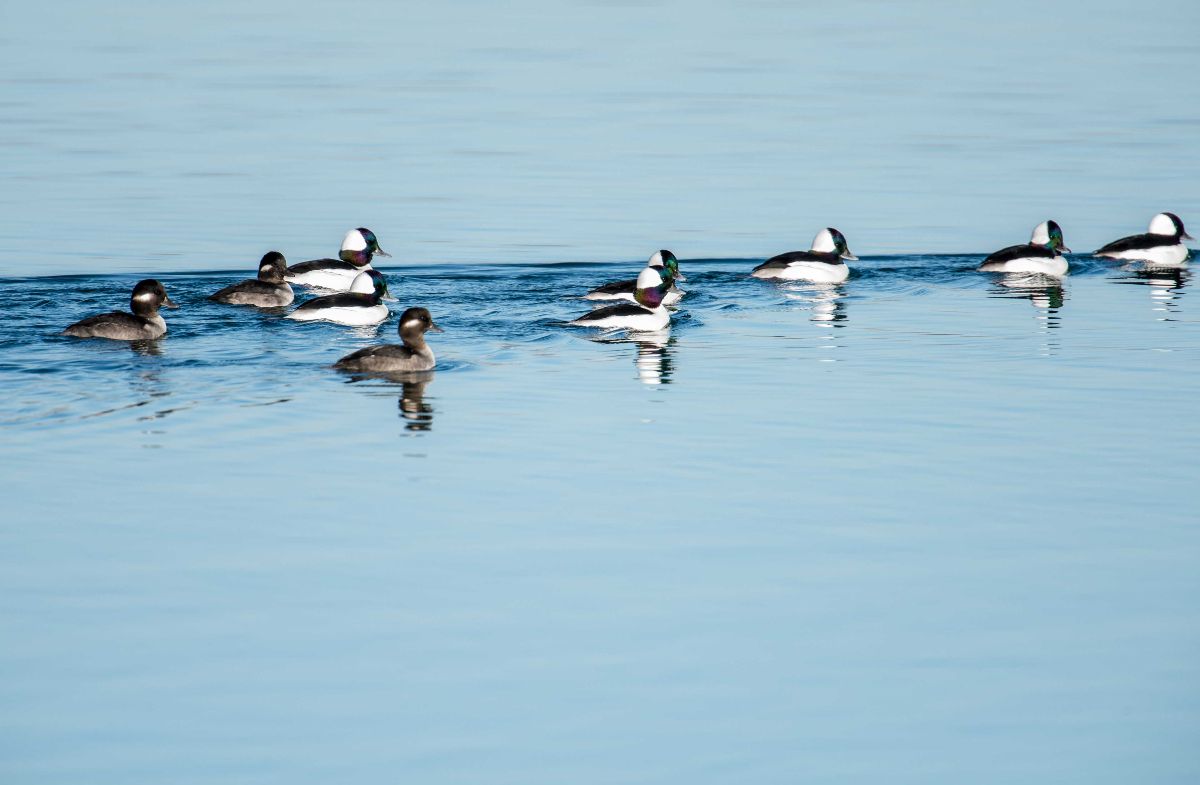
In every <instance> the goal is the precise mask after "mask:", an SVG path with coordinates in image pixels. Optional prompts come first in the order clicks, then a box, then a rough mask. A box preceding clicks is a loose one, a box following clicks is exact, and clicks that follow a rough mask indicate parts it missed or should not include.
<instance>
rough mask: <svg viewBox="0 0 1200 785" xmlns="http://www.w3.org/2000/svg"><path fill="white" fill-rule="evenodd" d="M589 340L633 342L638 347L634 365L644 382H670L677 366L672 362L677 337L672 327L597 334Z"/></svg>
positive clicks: (597, 341) (652, 383) (658, 383)
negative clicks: (646, 330) (616, 333)
mask: <svg viewBox="0 0 1200 785" xmlns="http://www.w3.org/2000/svg"><path fill="white" fill-rule="evenodd" d="M589 340H592V341H595V342H596V343H631V344H633V345H634V346H636V347H637V354H636V355H635V356H634V359H633V362H634V366H635V367H636V368H637V375H638V380H639V381H640V382H642V384H649V385H660V384H670V383H671V382H672V377H673V376H674V372H675V366H674V363H673V362H672V355H673V354H674V346H673V345H674V343H675V339H674V338H673V337H671V328H670V327H667V328H666V329H663V330H654V331H651V332H631V333H626V334H623V335H618V336H614V335H611V334H610V335H597V336H594V337H592V338H590V339H589Z"/></svg>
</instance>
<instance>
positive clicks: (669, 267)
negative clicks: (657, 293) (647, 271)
mask: <svg viewBox="0 0 1200 785" xmlns="http://www.w3.org/2000/svg"><path fill="white" fill-rule="evenodd" d="M646 266H647V267H653V268H654V269H656V270H658V272H659V274H660V275H661V276H662V277H663V278H665V279H667V280H668V282H674V281H684V280H687V279H686V278H684V277H683V274H682V273H680V272H679V260H678V259H676V258H675V254H673V253H671V252H670V251H668V250H667V249H666V248H663V249H662V250H661V251H655V252H654V255H653V256H651V257H650V261H649V262H648V263H647V265H646Z"/></svg>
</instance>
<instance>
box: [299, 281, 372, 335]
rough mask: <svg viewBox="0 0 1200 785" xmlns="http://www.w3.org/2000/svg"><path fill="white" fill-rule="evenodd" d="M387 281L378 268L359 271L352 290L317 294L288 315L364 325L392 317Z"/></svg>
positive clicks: (306, 320)
mask: <svg viewBox="0 0 1200 785" xmlns="http://www.w3.org/2000/svg"><path fill="white" fill-rule="evenodd" d="M387 293H388V288H387V280H386V279H385V278H384V277H383V274H382V273H380V272H379V271H378V270H367V271H366V272H362V273H359V274H358V276H357V277H356V278H355V279H354V283H353V284H351V286H350V291H348V292H341V293H340V294H327V295H325V296H324V297H314V298H313V299H311V300H309V301H308V302H305V303H301V304H300V307H298V308H297V309H296V310H294V311H292V312H291V313H289V314H288V315H287V318H289V319H297V320H299V321H302V322H312V321H325V322H337V323H338V324H349V325H352V326H355V327H361V326H364V325H369V324H379V323H380V322H382V321H383V320H384V319H387V318H388V307H387V306H386V305H384V304H383V298H384V297H386V296H387Z"/></svg>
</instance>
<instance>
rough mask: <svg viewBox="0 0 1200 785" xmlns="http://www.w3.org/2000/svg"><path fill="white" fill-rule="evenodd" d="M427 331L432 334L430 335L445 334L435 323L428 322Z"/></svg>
mask: <svg viewBox="0 0 1200 785" xmlns="http://www.w3.org/2000/svg"><path fill="white" fill-rule="evenodd" d="M429 331H430V332H432V333H444V332H446V331H445V330H443V329H442V328H441V326H439V325H438V324H437V323H436V322H430V323H429Z"/></svg>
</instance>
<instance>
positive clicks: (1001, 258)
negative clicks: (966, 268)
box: [979, 221, 1071, 278]
mask: <svg viewBox="0 0 1200 785" xmlns="http://www.w3.org/2000/svg"><path fill="white" fill-rule="evenodd" d="M1070 252H1071V249H1070V248H1068V247H1067V246H1066V245H1064V244H1063V234H1062V229H1060V228H1059V226H1058V224H1056V223H1055V222H1054V221H1042V222H1041V223H1040V224H1038V225H1037V226H1036V227H1034V230H1033V236H1032V237H1030V238H1029V242H1028V243H1027V244H1025V245H1010V246H1009V247H1007V248H1002V249H1000V250H999V251H996V252H995V253H994V254H992V255H991V256H989V257H988V258H986V259H984V260H983V264H981V265H979V270H980V271H981V272H985V273H1041V274H1042V275H1052V276H1054V277H1055V278H1061V277H1062V276H1064V275H1066V274H1067V260H1066V259H1064V258H1063V256H1062V255H1063V253H1070Z"/></svg>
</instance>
